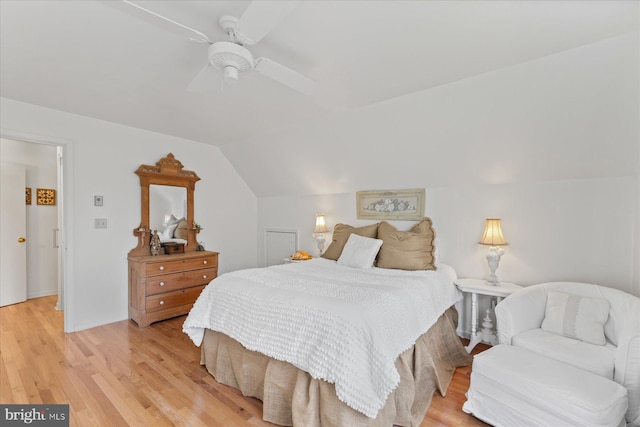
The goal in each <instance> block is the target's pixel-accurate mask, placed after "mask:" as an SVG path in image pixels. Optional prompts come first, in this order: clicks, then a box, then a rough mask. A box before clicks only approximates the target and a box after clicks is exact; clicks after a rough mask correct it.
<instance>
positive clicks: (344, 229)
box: [322, 224, 378, 261]
mask: <svg viewBox="0 0 640 427" xmlns="http://www.w3.org/2000/svg"><path fill="white" fill-rule="evenodd" d="M352 233H355V234H357V235H358V236H363V237H370V238H372V239H375V238H376V236H377V235H378V224H371V225H365V226H364V227H358V228H355V227H352V226H350V225H347V224H336V226H335V227H334V228H333V236H332V237H331V244H330V245H329V247H328V248H327V250H326V251H325V253H324V254H322V258H326V259H332V260H334V261H337V260H338V258H340V254H342V249H344V245H345V244H346V243H347V240H348V239H349V236H350V235H351V234H352Z"/></svg>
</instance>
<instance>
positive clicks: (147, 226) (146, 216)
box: [129, 153, 200, 256]
mask: <svg viewBox="0 0 640 427" xmlns="http://www.w3.org/2000/svg"><path fill="white" fill-rule="evenodd" d="M135 173H136V175H138V176H139V177H140V190H141V198H140V201H141V202H140V208H141V215H140V218H141V219H140V225H139V226H138V227H137V228H135V229H134V230H133V235H134V236H136V237H138V246H136V247H135V248H133V249H132V250H131V251H130V252H129V256H146V255H151V248H150V246H149V243H150V240H151V231H152V230H155V229H158V228H157V227H159V226H160V225H159V224H162V222H163V221H164V222H166V220H167V219H168V218H169V216H170V215H176V214H178V216H177V217H176V218H181V217H180V215H182V218H184V220H185V221H186V224H187V226H186V239H185V240H186V241H187V242H186V246H185V248H184V250H185V252H192V251H195V250H197V248H198V242H197V241H196V236H197V235H198V233H199V232H200V229H198V228H196V226H195V221H194V218H193V217H194V214H193V199H194V190H195V186H196V181H199V180H200V178H199V177H198V175H196V173H195V172H193V171H188V170H184V169H183V166H182V163H181V162H180V161H179V160H177V159H176V158H175V157H174V156H173V154H172V153H169V154H167V156H166V157H163V158H162V159H160V160H159V161H158V162H157V163H156V164H155V166H151V165H140V167H139V168H138V169H137V170H136V172H135ZM185 196H186V197H185ZM165 210H166V212H165Z"/></svg>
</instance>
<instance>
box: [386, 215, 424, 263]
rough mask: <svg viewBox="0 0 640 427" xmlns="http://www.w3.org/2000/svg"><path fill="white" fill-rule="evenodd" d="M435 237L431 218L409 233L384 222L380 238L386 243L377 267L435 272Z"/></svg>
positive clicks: (421, 222)
mask: <svg viewBox="0 0 640 427" xmlns="http://www.w3.org/2000/svg"><path fill="white" fill-rule="evenodd" d="M435 237H436V233H435V231H434V230H433V227H432V225H431V219H430V218H424V219H423V220H422V221H420V222H419V223H417V224H416V225H414V226H413V227H412V228H411V230H409V231H398V230H397V229H396V228H395V227H394V226H393V225H391V224H389V223H388V222H386V221H382V222H381V223H380V226H379V227H378V238H379V239H382V240H383V241H384V243H383V244H382V247H381V248H380V252H379V253H378V261H377V263H376V265H377V266H378V267H381V268H396V269H399V270H435V269H436V266H435V256H434V253H435V246H434V241H435Z"/></svg>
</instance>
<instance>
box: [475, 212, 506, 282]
mask: <svg viewBox="0 0 640 427" xmlns="http://www.w3.org/2000/svg"><path fill="white" fill-rule="evenodd" d="M478 243H480V244H481V245H487V246H489V252H488V253H487V262H488V264H489V270H490V271H491V274H489V279H488V280H487V283H488V284H490V285H494V286H495V285H497V284H498V283H500V282H499V281H498V276H496V270H497V269H498V264H500V257H502V255H503V254H504V249H502V248H501V246H507V245H508V243H507V241H506V240H505V239H504V236H503V235H502V227H501V226H500V218H487V222H486V223H485V225H484V234H483V235H482V239H480V242H478Z"/></svg>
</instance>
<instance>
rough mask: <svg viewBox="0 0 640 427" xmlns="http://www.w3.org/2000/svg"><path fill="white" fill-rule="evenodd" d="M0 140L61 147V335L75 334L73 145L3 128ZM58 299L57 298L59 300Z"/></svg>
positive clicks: (61, 140)
mask: <svg viewBox="0 0 640 427" xmlns="http://www.w3.org/2000/svg"><path fill="white" fill-rule="evenodd" d="M0 137H2V138H6V139H13V140H15V141H23V142H30V143H34V144H44V145H53V146H57V147H62V151H63V157H62V176H61V177H60V185H61V187H60V188H59V189H58V190H59V192H60V193H61V194H60V195H59V199H58V200H59V201H60V211H61V212H60V213H61V218H62V221H60V220H59V222H60V223H61V224H62V230H60V238H61V241H60V246H61V250H60V253H59V256H60V257H62V260H63V261H62V262H61V263H59V265H60V267H61V268H62V271H59V272H58V274H59V275H60V274H62V277H63V285H62V288H63V295H62V309H63V310H64V332H75V313H74V309H73V308H74V301H75V295H74V281H73V274H70V273H72V272H73V271H74V269H73V260H74V256H73V254H74V252H73V248H74V241H73V228H72V224H73V209H72V207H73V206H74V204H73V194H74V191H73V183H74V181H73V171H74V168H73V142H72V141H70V140H64V139H58V138H53V137H49V136H42V135H34V134H29V133H25V132H19V131H15V130H10V129H5V128H1V127H0ZM58 299H60V297H58Z"/></svg>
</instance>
